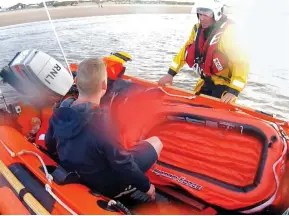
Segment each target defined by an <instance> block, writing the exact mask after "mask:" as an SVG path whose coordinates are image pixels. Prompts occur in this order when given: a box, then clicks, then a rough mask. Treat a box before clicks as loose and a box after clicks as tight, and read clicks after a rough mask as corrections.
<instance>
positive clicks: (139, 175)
mask: <svg viewBox="0 0 289 216" xmlns="http://www.w3.org/2000/svg"><path fill="white" fill-rule="evenodd" d="M103 148H104V152H105V155H106V157H107V159H108V162H109V164H110V166H111V168H112V169H113V170H114V171H116V172H117V173H118V174H119V176H120V177H121V178H122V179H123V180H124V181H125V182H127V183H129V184H133V185H134V186H135V187H137V189H139V190H140V191H142V192H147V191H148V190H149V188H150V182H149V179H148V178H147V177H146V176H145V174H144V173H143V172H142V171H141V170H140V168H139V167H138V165H137V164H136V163H135V161H134V159H133V157H132V155H131V154H130V153H129V152H128V151H126V150H125V149H124V148H122V147H121V146H120V144H118V143H116V141H114V140H112V139H110V140H108V141H106V142H105V143H104V145H103Z"/></svg>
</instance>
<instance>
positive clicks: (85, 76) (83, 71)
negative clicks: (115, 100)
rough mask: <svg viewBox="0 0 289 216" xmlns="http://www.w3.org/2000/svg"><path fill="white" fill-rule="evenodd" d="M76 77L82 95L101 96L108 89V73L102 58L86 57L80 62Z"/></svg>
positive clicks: (87, 96) (89, 96) (88, 96)
mask: <svg viewBox="0 0 289 216" xmlns="http://www.w3.org/2000/svg"><path fill="white" fill-rule="evenodd" d="M76 77H77V78H76V79H77V88H78V91H79V96H80V97H84V98H95V97H99V98H101V97H102V96H103V95H104V94H105V92H106V89H107V73H106V66H105V64H104V62H103V61H102V59H99V58H88V59H84V60H83V61H82V62H81V63H80V64H79V67H78V71H77V76H76Z"/></svg>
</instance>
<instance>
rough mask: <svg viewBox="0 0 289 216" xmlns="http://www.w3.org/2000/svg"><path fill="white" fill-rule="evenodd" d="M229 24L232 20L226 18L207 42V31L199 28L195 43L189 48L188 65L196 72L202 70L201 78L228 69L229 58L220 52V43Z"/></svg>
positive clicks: (217, 25) (218, 23)
mask: <svg viewBox="0 0 289 216" xmlns="http://www.w3.org/2000/svg"><path fill="white" fill-rule="evenodd" d="M229 23H230V20H228V19H227V17H226V16H224V17H223V18H222V19H221V20H220V21H219V22H217V23H216V26H215V28H214V29H213V30H212V32H211V34H210V35H209V37H208V38H207V40H206V41H205V33H204V30H205V29H203V28H200V27H199V28H198V29H197V33H196V34H197V35H196V38H195V40H194V42H193V43H192V44H190V45H189V46H188V47H187V49H186V53H187V55H186V63H187V64H188V65H189V66H190V67H191V68H192V67H193V68H194V69H195V70H199V69H200V71H198V72H201V74H200V75H201V76H207V77H210V76H212V75H213V74H217V73H219V72H221V71H222V70H224V69H226V68H228V58H227V56H226V55H224V54H223V53H222V52H220V51H219V50H218V42H219V41H220V38H221V36H222V34H223V33H224V31H225V29H226V27H227V26H228V24H229ZM196 68H199V69H196Z"/></svg>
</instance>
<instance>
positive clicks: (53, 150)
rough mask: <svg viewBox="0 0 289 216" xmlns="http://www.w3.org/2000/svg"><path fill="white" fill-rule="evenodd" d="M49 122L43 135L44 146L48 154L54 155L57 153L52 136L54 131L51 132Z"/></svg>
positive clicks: (51, 127) (51, 128)
mask: <svg viewBox="0 0 289 216" xmlns="http://www.w3.org/2000/svg"><path fill="white" fill-rule="evenodd" d="M50 121H51V120H50ZM50 121H49V127H48V130H47V132H46V134H45V145H46V148H47V151H48V152H49V153H50V154H56V153H57V151H56V139H55V138H54V136H53V134H54V130H53V126H52V124H51V123H50Z"/></svg>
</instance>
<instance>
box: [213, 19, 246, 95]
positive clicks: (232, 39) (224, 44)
mask: <svg viewBox="0 0 289 216" xmlns="http://www.w3.org/2000/svg"><path fill="white" fill-rule="evenodd" d="M238 36H239V35H237V34H236V30H235V26H234V24H230V25H229V26H228V27H227V29H226V30H225V32H224V34H223V36H222V37H221V39H220V43H219V47H218V48H219V50H220V51H221V52H223V53H225V54H226V56H227V57H228V60H229V69H230V71H231V78H230V84H229V89H228V91H227V92H229V93H232V94H234V95H236V96H237V95H238V94H239V92H241V91H242V90H243V89H244V88H245V86H246V84H247V77H248V72H249V63H248V56H247V54H246V52H245V51H244V50H242V47H241V44H240V40H239V37H238Z"/></svg>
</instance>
